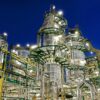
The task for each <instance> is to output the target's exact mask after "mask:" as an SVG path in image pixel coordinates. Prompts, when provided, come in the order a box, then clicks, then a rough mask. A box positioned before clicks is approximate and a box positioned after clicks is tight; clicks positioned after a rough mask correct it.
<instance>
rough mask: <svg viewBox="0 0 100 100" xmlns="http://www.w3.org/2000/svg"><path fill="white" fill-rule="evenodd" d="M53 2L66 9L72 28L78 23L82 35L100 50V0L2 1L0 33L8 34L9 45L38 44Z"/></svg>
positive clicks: (0, 1)
mask: <svg viewBox="0 0 100 100" xmlns="http://www.w3.org/2000/svg"><path fill="white" fill-rule="evenodd" d="M51 4H54V5H55V6H56V8H57V10H59V9H60V10H63V11H64V16H65V17H66V19H67V20H68V25H69V27H74V26H75V25H76V24H77V25H79V27H80V29H81V31H82V34H83V35H84V36H85V37H86V38H88V39H89V40H90V41H91V42H92V44H93V46H94V47H96V48H98V49H100V0H0V34H2V33H3V32H7V33H8V42H9V44H10V45H11V44H17V43H20V44H21V45H26V44H27V43H30V44H34V43H36V34H37V32H38V29H39V28H40V26H41V24H42V22H43V16H44V13H45V11H47V10H49V8H50V5H51Z"/></svg>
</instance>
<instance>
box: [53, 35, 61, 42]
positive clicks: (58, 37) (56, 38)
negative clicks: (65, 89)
mask: <svg viewBox="0 0 100 100" xmlns="http://www.w3.org/2000/svg"><path fill="white" fill-rule="evenodd" d="M61 37H62V35H59V36H55V37H54V40H55V41H56V42H58V41H59V39H60V38H61Z"/></svg>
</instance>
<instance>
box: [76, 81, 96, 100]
mask: <svg viewBox="0 0 100 100" xmlns="http://www.w3.org/2000/svg"><path fill="white" fill-rule="evenodd" d="M84 85H86V86H87V87H88V88H89V89H90V91H91V93H90V94H91V100H95V99H96V97H95V95H96V94H95V93H96V89H95V86H94V85H93V84H92V83H91V82H90V81H86V80H85V81H83V82H82V83H80V84H79V85H78V88H77V100H82V94H81V93H82V87H83V86H84Z"/></svg>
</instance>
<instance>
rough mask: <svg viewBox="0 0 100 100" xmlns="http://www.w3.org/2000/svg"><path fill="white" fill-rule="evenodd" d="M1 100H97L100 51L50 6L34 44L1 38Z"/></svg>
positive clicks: (5, 34)
mask: <svg viewBox="0 0 100 100" xmlns="http://www.w3.org/2000/svg"><path fill="white" fill-rule="evenodd" d="M0 100H100V51H99V50H97V49H95V48H94V47H93V46H92V44H91V42H90V41H89V40H88V39H87V38H84V36H83V35H82V32H81V30H80V29H79V27H78V26H76V27H74V28H70V27H69V26H68V22H67V20H66V18H64V14H63V11H61V10H60V11H57V10H56V8H55V6H54V5H53V6H51V7H50V10H49V11H47V12H46V13H45V16H44V22H43V24H42V25H41V27H40V29H39V31H38V32H37V44H34V45H30V44H27V45H26V46H21V45H20V44H17V45H14V46H12V47H9V44H8V42H7V33H4V34H2V35H0Z"/></svg>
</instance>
